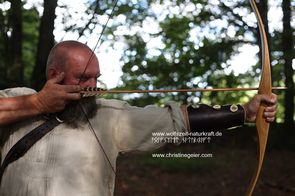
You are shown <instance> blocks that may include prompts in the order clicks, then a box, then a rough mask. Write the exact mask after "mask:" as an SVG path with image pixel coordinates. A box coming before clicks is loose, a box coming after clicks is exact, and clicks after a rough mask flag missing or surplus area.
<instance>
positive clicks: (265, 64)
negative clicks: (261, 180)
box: [247, 0, 272, 196]
mask: <svg viewBox="0 0 295 196" xmlns="http://www.w3.org/2000/svg"><path fill="white" fill-rule="evenodd" d="M250 4H251V6H252V9H253V10H254V13H255V15H256V18H257V21H258V28H259V32H260V38H261V48H262V71H261V78H260V84H259V89H258V94H266V95H271V94H272V92H271V90H272V86H271V68H270V59H269V49H268V43H267V37H266V32H265V28H264V25H263V22H262V19H261V16H260V14H259V11H258V9H257V6H256V3H255V0H250ZM265 107H266V106H265V105H264V104H261V105H260V106H259V110H258V113H257V116H256V129H257V135H258V163H257V165H256V169H255V172H254V174H253V177H252V180H251V183H250V185H249V187H248V190H247V196H251V195H252V193H253V191H254V188H255V185H256V183H257V180H258V177H259V174H260V171H261V167H262V163H263V159H264V154H265V149H266V144H267V138H268V131H269V123H268V122H267V121H266V120H265V118H263V112H264V109H265Z"/></svg>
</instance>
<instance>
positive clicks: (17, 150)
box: [0, 118, 61, 185]
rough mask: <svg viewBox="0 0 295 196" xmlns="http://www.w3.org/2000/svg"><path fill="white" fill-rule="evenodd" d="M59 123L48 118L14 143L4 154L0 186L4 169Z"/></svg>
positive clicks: (0, 168) (0, 172)
mask: <svg viewBox="0 0 295 196" xmlns="http://www.w3.org/2000/svg"><path fill="white" fill-rule="evenodd" d="M60 123H61V121H60V120H58V119H57V118H50V119H48V120H46V121H45V122H44V123H42V124H41V125H39V126H38V127H36V128H35V129H33V130H32V131H30V132H29V133H27V134H26V135H25V136H23V137H22V138H21V139H20V140H19V141H18V142H16V143H15V144H14V145H13V146H12V148H11V149H10V150H9V151H8V153H7V154H6V156H5V158H4V161H3V163H2V165H1V167H0V185H1V181H2V176H3V173H4V171H5V169H6V167H7V166H8V165H9V164H10V163H12V162H14V161H16V160H18V159H19V158H20V157H22V156H24V155H25V154H26V152H27V151H28V150H29V149H30V148H31V147H32V146H33V145H34V144H35V143H36V142H37V141H39V140H40V139H41V138H42V137H43V136H45V135H46V134H47V133H49V132H50V131H51V130H53V128H54V127H56V126H57V125H59V124H60Z"/></svg>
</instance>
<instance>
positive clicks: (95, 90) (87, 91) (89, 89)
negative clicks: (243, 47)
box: [81, 87, 287, 95]
mask: <svg viewBox="0 0 295 196" xmlns="http://www.w3.org/2000/svg"><path fill="white" fill-rule="evenodd" d="M285 89H287V88H286V87H273V88H272V90H285ZM252 90H258V88H212V89H211V88H208V89H206V88H195V89H175V90H160V89H155V90H102V89H100V88H92V87H87V88H84V89H83V90H82V91H81V94H86V95H87V94H91V95H95V94H124V93H172V92H178V93H181V92H220V91H252Z"/></svg>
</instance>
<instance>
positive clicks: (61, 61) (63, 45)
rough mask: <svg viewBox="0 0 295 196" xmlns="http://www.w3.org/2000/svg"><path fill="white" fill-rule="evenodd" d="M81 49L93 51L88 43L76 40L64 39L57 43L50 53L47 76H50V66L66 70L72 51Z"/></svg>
mask: <svg viewBox="0 0 295 196" xmlns="http://www.w3.org/2000/svg"><path fill="white" fill-rule="evenodd" d="M79 50H86V51H89V52H90V53H91V52H92V50H91V49H90V48H89V47H88V46H87V45H85V44H82V43H80V42H78V41H74V40H68V41H62V42H60V43H58V44H56V45H55V46H54V47H53V48H52V49H51V51H50V53H49V55H48V59H47V65H46V76H47V78H48V70H49V69H50V68H54V69H57V70H61V71H64V69H65V65H67V63H68V60H69V58H71V55H70V53H71V52H73V51H79ZM85 66H86V65H85Z"/></svg>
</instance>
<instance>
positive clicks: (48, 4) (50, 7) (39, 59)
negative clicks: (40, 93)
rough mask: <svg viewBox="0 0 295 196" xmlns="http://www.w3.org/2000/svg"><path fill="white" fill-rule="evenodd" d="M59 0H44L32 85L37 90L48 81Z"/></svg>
mask: <svg viewBox="0 0 295 196" xmlns="http://www.w3.org/2000/svg"><path fill="white" fill-rule="evenodd" d="M56 6H57V0H44V11H43V16H42V18H41V22H40V27H39V40H38V47H37V55H36V64H35V68H34V71H33V75H32V85H33V87H34V88H35V89H36V90H39V89H41V88H42V86H43V85H44V83H45V81H46V75H45V71H46V62H47V57H48V54H49V52H50V50H51V48H52V47H53V45H54V35H53V30H54V20H55V18H56V15H55V8H56Z"/></svg>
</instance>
